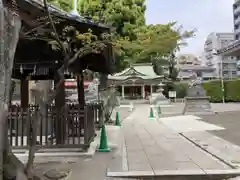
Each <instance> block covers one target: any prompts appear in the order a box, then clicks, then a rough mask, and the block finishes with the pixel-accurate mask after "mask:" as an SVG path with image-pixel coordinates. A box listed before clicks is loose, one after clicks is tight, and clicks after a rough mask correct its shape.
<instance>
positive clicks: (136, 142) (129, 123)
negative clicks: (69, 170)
mask: <svg viewBox="0 0 240 180" xmlns="http://www.w3.org/2000/svg"><path fill="white" fill-rule="evenodd" d="M131 116H132V118H131V119H126V120H125V122H124V124H123V127H122V128H123V131H124V139H125V146H126V154H127V155H126V158H127V164H128V172H132V171H133V172H151V171H152V172H153V173H156V172H161V171H166V170H169V171H176V170H184V171H197V172H202V173H204V171H205V170H226V169H231V168H230V167H229V166H227V165H226V164H224V163H222V162H221V161H219V160H218V159H216V158H214V157H212V156H211V155H209V154H208V153H206V152H204V151H203V150H201V149H200V148H199V147H197V146H195V145H194V144H193V143H191V142H189V141H188V140H186V139H185V138H183V137H182V136H181V135H180V134H178V133H177V132H176V131H174V130H173V129H171V128H169V127H167V126H165V125H164V124H163V123H161V121H158V120H157V119H153V120H150V119H149V118H148V116H149V106H147V105H145V106H144V105H141V106H136V109H135V111H134V112H133V114H132V115H131ZM123 159H124V158H123ZM109 173H110V172H109ZM112 173H113V172H112Z"/></svg>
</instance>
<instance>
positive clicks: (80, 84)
mask: <svg viewBox="0 0 240 180" xmlns="http://www.w3.org/2000/svg"><path fill="white" fill-rule="evenodd" d="M77 89H78V103H79V107H80V112H81V113H82V111H84V106H85V94H84V76H83V72H82V71H81V72H80V74H79V75H78V76H77ZM84 113H85V112H84ZM84 118H85V116H81V115H80V116H79V123H80V126H81V128H84V127H85V126H84ZM84 133H86V131H84Z"/></svg>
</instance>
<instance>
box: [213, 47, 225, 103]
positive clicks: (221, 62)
mask: <svg viewBox="0 0 240 180" xmlns="http://www.w3.org/2000/svg"><path fill="white" fill-rule="evenodd" d="M212 55H213V56H214V57H217V51H216V49H213V50H212ZM220 80H221V90H222V103H225V88H224V77H223V58H222V57H221V60H220Z"/></svg>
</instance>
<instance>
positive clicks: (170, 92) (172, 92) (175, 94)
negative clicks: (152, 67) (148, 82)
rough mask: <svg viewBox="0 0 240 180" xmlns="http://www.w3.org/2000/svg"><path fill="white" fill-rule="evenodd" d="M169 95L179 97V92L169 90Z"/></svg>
mask: <svg viewBox="0 0 240 180" xmlns="http://www.w3.org/2000/svg"><path fill="white" fill-rule="evenodd" d="M168 96H169V97H170V98H176V97H177V93H176V91H169V92H168Z"/></svg>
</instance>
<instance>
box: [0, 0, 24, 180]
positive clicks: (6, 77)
mask: <svg viewBox="0 0 240 180" xmlns="http://www.w3.org/2000/svg"><path fill="white" fill-rule="evenodd" d="M20 28H21V19H20V18H19V16H17V15H16V14H13V13H12V11H10V10H8V9H7V8H5V7H4V6H3V4H2V1H0V133H1V134H0V166H1V168H2V169H1V170H0V171H1V174H0V180H2V179H3V174H2V172H4V177H5V178H7V179H10V178H12V177H16V176H17V174H18V175H19V177H17V179H19V180H20V179H21V180H25V179H26V177H25V176H24V172H23V169H24V166H23V164H22V163H21V162H20V161H19V160H18V159H17V158H16V157H15V156H14V155H13V153H12V152H11V150H10V147H9V145H8V132H7V128H6V127H7V126H6V125H7V114H8V105H9V94H10V88H11V76H12V67H13V62H14V55H15V51H16V46H17V43H18V38H19V32H20ZM2 170H3V171H2ZM20 176H21V177H20Z"/></svg>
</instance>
